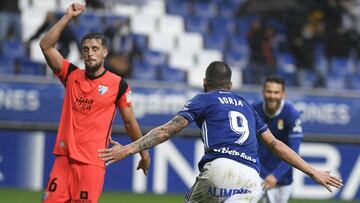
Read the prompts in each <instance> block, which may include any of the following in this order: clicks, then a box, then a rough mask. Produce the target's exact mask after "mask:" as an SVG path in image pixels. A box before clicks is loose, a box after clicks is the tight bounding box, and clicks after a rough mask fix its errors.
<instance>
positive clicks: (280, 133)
mask: <svg viewBox="0 0 360 203" xmlns="http://www.w3.org/2000/svg"><path fill="white" fill-rule="evenodd" d="M262 94H263V98H264V101H262V102H259V103H258V104H256V105H255V106H254V108H255V110H256V111H257V113H258V114H259V116H260V117H261V118H262V119H263V120H264V122H265V123H266V124H267V125H268V127H269V129H270V131H271V132H272V133H273V134H274V136H275V137H276V138H277V139H278V140H280V141H282V142H283V143H284V144H286V145H287V146H289V147H290V148H291V149H292V150H293V151H295V152H296V153H299V147H300V143H301V140H302V138H303V133H302V127H301V120H300V113H299V112H298V111H297V110H296V109H295V108H294V107H293V105H292V104H290V103H289V102H286V101H285V100H284V97H285V81H284V79H283V78H281V77H279V76H268V77H267V78H266V79H265V82H264V84H263V91H262ZM265 145H266V143H264V142H262V141H259V148H258V155H259V160H260V176H261V178H262V179H263V187H264V189H265V191H266V192H265V195H264V196H263V198H262V199H261V202H263V203H287V202H288V200H289V198H290V195H291V191H292V182H293V170H292V167H291V166H290V165H289V164H288V163H286V162H285V161H283V160H281V159H279V158H278V157H276V156H275V155H274V154H273V153H271V150H270V149H269V148H268V147H266V146H265Z"/></svg>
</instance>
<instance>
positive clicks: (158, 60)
mask: <svg viewBox="0 0 360 203" xmlns="http://www.w3.org/2000/svg"><path fill="white" fill-rule="evenodd" d="M143 54H144V55H143V58H144V61H146V62H147V63H150V64H152V65H165V64H167V55H166V54H165V53H162V52H158V51H153V50H146V51H144V53H143Z"/></svg>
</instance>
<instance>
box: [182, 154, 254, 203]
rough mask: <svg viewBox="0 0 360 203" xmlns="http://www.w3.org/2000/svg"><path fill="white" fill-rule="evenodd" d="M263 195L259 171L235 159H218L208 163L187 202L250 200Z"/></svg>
mask: <svg viewBox="0 0 360 203" xmlns="http://www.w3.org/2000/svg"><path fill="white" fill-rule="evenodd" d="M260 195H261V179H260V177H259V174H258V173H257V171H256V170H255V169H253V168H251V167H249V166H246V165H244V164H241V163H239V162H236V161H234V160H231V159H226V158H218V159H215V160H213V161H211V162H208V163H206V164H205V166H204V168H203V170H202V172H201V173H200V174H199V176H198V177H197V178H196V181H195V183H194V185H193V186H192V187H191V190H190V191H189V192H188V194H187V195H186V197H185V202H186V203H212V202H214V203H215V202H224V203H235V202H236V203H250V202H257V200H258V199H259V198H260Z"/></svg>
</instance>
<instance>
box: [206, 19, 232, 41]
mask: <svg viewBox="0 0 360 203" xmlns="http://www.w3.org/2000/svg"><path fill="white" fill-rule="evenodd" d="M210 27H211V28H210V29H211V31H212V32H216V33H222V34H223V35H225V36H227V37H231V36H232V35H233V34H234V32H235V30H236V29H235V28H236V23H235V20H234V18H231V17H214V18H211V19H210Z"/></svg>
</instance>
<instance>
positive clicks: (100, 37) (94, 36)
mask: <svg viewBox="0 0 360 203" xmlns="http://www.w3.org/2000/svg"><path fill="white" fill-rule="evenodd" d="M88 39H96V40H100V41H101V45H102V46H103V47H107V40H106V38H105V37H104V35H103V34H101V33H98V32H90V33H88V34H86V35H85V36H84V37H83V38H82V39H81V43H80V44H81V45H82V44H83V43H84V41H85V40H88Z"/></svg>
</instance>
